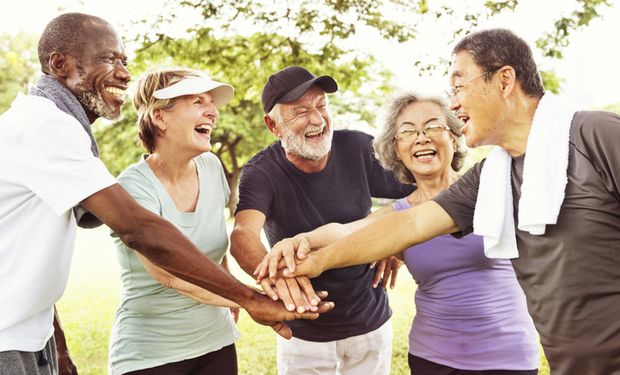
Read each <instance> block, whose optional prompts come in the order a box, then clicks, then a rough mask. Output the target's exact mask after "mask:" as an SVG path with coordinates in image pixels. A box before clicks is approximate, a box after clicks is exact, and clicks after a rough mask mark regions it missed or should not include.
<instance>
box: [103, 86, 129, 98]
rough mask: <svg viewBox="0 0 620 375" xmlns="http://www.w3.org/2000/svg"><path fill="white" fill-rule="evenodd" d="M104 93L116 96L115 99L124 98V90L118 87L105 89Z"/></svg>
mask: <svg viewBox="0 0 620 375" xmlns="http://www.w3.org/2000/svg"><path fill="white" fill-rule="evenodd" d="M105 91H107V92H109V93H110V94H112V95H114V96H116V97H117V98H122V97H123V96H125V90H122V89H119V88H118V87H106V88H105Z"/></svg>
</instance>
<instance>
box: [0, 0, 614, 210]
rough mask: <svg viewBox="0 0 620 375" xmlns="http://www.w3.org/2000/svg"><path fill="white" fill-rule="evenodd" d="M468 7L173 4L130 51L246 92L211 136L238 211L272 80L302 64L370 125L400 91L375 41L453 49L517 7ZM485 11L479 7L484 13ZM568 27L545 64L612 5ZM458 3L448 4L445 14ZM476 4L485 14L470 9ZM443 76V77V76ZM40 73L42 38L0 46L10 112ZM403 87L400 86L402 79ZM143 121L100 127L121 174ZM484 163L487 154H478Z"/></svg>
mask: <svg viewBox="0 0 620 375" xmlns="http://www.w3.org/2000/svg"><path fill="white" fill-rule="evenodd" d="M469 3H471V4H468V6H465V5H458V6H457V8H454V5H453V4H454V3H449V2H447V1H445V2H429V1H427V0H408V1H405V0H314V1H311V0H291V1H287V2H276V1H268V0H235V1H233V0H184V1H170V2H168V3H167V5H166V6H165V7H164V9H162V11H161V12H160V13H159V16H157V17H156V18H155V19H140V20H136V22H135V23H134V25H132V27H131V28H130V29H129V30H128V32H125V33H123V34H124V35H132V34H131V33H132V32H133V33H134V35H135V31H134V30H140V31H139V32H138V35H135V37H134V38H133V39H131V40H128V41H127V42H128V50H130V51H132V54H133V56H132V60H131V63H130V69H131V72H132V74H133V75H134V79H137V77H139V76H140V74H141V73H142V72H144V71H146V70H147V69H149V68H153V67H157V66H170V65H183V66H189V67H192V68H195V69H200V70H204V71H206V72H208V73H209V74H210V75H211V77H213V78H214V79H217V80H222V81H224V82H228V83H230V84H232V85H233V86H234V87H235V90H236V93H235V96H234V98H233V100H232V102H231V103H229V104H228V105H227V106H226V107H224V108H223V109H222V110H221V111H220V112H221V116H220V119H219V121H218V124H217V128H216V129H215V131H214V133H213V136H212V143H213V146H214V147H213V152H214V153H215V154H216V155H217V156H218V157H219V158H220V160H221V161H222V164H223V166H224V169H225V172H226V177H227V179H228V182H229V185H230V187H231V191H233V196H232V197H231V202H230V205H229V206H230V208H231V209H232V208H233V207H234V206H235V204H236V202H237V196H236V190H237V189H236V188H237V184H238V180H239V176H240V173H241V169H242V167H243V165H244V164H245V163H246V162H247V161H248V160H249V158H251V157H252V156H253V155H254V154H255V153H256V152H258V151H259V150H261V149H262V148H264V147H265V146H267V145H268V144H269V143H271V142H273V141H274V140H275V139H274V138H273V137H272V136H271V135H270V134H269V132H268V131H266V128H265V126H264V125H263V115H264V114H263V111H262V106H261V101H260V94H261V90H262V86H263V85H264V83H265V82H266V80H267V78H268V76H269V75H270V74H271V73H273V72H275V71H277V70H279V69H281V68H283V67H285V66H288V65H302V66H304V67H306V68H308V69H309V70H310V71H313V72H315V73H316V74H329V75H331V76H333V77H334V78H335V79H336V81H337V82H338V85H339V93H338V94H337V95H333V96H332V97H331V98H330V99H332V100H331V102H330V106H331V111H332V116H334V117H335V120H336V121H335V123H336V124H337V126H338V127H340V128H342V127H347V126H353V125H356V124H364V123H365V124H370V125H372V124H373V123H374V121H375V117H376V114H377V112H378V108H379V106H380V104H381V102H382V101H383V100H384V98H385V97H386V96H387V95H388V94H389V93H390V92H391V91H392V89H393V88H392V86H391V82H393V79H394V77H393V73H392V72H390V71H389V70H387V69H386V68H385V66H384V65H383V64H382V63H381V61H380V60H381V59H380V58H379V57H380V54H381V49H380V46H376V45H372V40H374V39H372V38H368V36H369V35H374V36H377V35H378V36H379V37H380V38H381V39H384V40H392V41H396V42H398V43H403V42H406V41H408V40H411V39H415V38H417V37H424V30H419V29H418V28H417V25H418V24H420V22H421V20H424V19H426V20H428V19H429V18H430V19H432V20H437V22H439V21H440V20H442V21H444V22H447V23H448V24H449V25H450V27H451V30H450V34H451V35H452V37H453V40H456V39H459V38H460V37H462V36H463V35H465V34H467V33H468V32H469V31H470V30H472V29H475V28H476V27H477V26H478V25H479V24H480V23H481V22H483V21H485V20H488V19H490V18H493V17H497V16H499V15H501V14H506V13H510V12H512V11H514V9H515V7H516V6H517V5H518V1H517V0H507V1H499V0H496V1H490V0H489V1H486V0H478V1H476V2H469ZM474 3H475V4H474ZM577 3H578V5H579V6H578V7H577V8H578V9H577V10H576V11H574V12H572V13H571V14H570V15H569V16H565V17H558V18H557V19H553V18H552V17H550V19H549V25H550V29H551V30H552V31H550V32H545V33H543V34H542V35H541V37H540V38H539V39H538V40H537V42H536V47H537V48H538V49H540V52H541V53H542V54H543V55H544V56H547V57H551V58H554V59H561V58H563V55H562V50H563V49H564V48H565V47H566V46H567V45H568V44H569V42H570V37H571V35H572V34H573V33H574V32H575V31H577V30H579V29H581V28H583V27H587V26H588V25H589V23H590V22H591V21H592V20H593V19H595V18H596V17H598V16H599V13H600V11H601V10H602V9H603V8H605V7H608V6H610V5H611V3H610V1H609V0H578V1H577ZM447 4H450V5H447ZM472 4H474V5H475V6H472ZM448 58H449V56H438V57H437V58H436V59H435V60H425V61H411V62H410V63H411V67H412V70H414V71H415V70H417V71H418V72H419V73H420V74H429V73H433V74H442V73H443V72H445V71H446V69H447V59H448ZM438 72H439V73H438ZM37 74H38V63H37V58H36V37H33V36H31V35H25V34H18V35H7V34H2V35H0V111H4V110H5V109H6V108H7V107H8V105H9V104H10V102H11V101H12V98H13V97H14V96H15V94H16V93H17V92H25V91H26V89H27V83H28V82H29V81H30V82H31V81H32V80H33V79H34V78H35V76H36V75H37ZM542 76H543V80H544V83H545V87H546V88H547V89H548V90H551V91H553V92H558V91H560V89H561V84H562V78H561V77H558V76H556V75H555V74H554V73H553V72H552V71H545V72H542ZM396 78H397V77H396ZM135 122H136V115H135V113H134V111H133V108H132V107H131V103H130V100H128V102H127V103H126V104H125V110H124V115H123V117H122V118H121V119H120V120H119V121H117V122H116V123H106V122H104V121H101V123H100V124H99V125H98V126H97V127H96V128H95V132H96V137H97V139H98V143H99V146H100V149H101V150H100V151H101V158H102V159H103V160H104V162H105V163H106V165H107V166H108V167H109V169H110V170H111V171H112V172H113V173H114V174H118V173H119V172H120V171H122V170H123V169H124V168H125V167H126V166H127V165H129V164H131V163H133V162H135V161H137V160H138V157H139V156H140V155H141V154H142V153H143V150H142V149H141V147H140V146H138V144H137V142H136V140H137V135H136V134H137V129H136V126H135ZM475 154H480V152H476V153H475Z"/></svg>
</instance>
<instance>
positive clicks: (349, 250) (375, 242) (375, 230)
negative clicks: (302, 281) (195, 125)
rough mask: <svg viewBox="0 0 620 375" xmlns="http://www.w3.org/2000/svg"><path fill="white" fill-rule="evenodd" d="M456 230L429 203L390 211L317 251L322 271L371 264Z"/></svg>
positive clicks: (435, 204) (447, 217) (435, 206)
mask: <svg viewBox="0 0 620 375" xmlns="http://www.w3.org/2000/svg"><path fill="white" fill-rule="evenodd" d="M458 229H459V228H458V227H457V225H456V224H455V223H454V221H453V220H452V219H451V218H450V216H448V214H447V213H446V212H445V211H443V209H441V207H440V206H439V205H438V204H437V203H435V202H432V201H429V202H427V203H425V204H423V205H420V206H418V207H415V208H411V209H408V210H404V211H398V212H391V213H389V214H386V215H382V216H381V217H380V218H378V219H377V220H374V221H373V223H372V225H367V226H364V227H363V228H361V229H359V230H358V231H356V232H354V233H352V234H350V235H348V236H346V237H344V238H342V239H340V240H339V241H337V242H335V243H333V244H331V245H328V246H326V247H324V248H322V249H320V250H319V251H317V252H316V256H318V257H319V258H320V260H321V262H322V263H323V264H324V269H330V268H339V267H345V266H350V265H356V264H364V263H370V262H373V261H376V260H379V259H382V258H385V257H388V256H390V255H396V254H398V253H400V252H401V251H403V250H404V249H406V248H408V247H410V246H413V245H416V244H419V243H422V242H425V241H427V240H429V239H431V238H434V237H436V236H438V235H441V234H446V233H453V232H455V231H457V230H458Z"/></svg>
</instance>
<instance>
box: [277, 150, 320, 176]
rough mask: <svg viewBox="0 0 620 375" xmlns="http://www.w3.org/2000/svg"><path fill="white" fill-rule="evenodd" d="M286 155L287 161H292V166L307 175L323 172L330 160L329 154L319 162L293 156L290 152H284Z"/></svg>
mask: <svg viewBox="0 0 620 375" xmlns="http://www.w3.org/2000/svg"><path fill="white" fill-rule="evenodd" d="M284 153H285V154H286V159H287V160H288V161H290V162H291V164H293V165H294V166H295V167H297V169H299V170H301V171H302V172H305V173H318V172H321V171H322V170H323V169H325V167H326V166H327V160H328V159H329V153H327V155H325V156H323V157H322V158H320V159H319V160H312V159H306V158H303V157H301V156H299V155H297V154H293V153H291V152H289V151H288V150H284Z"/></svg>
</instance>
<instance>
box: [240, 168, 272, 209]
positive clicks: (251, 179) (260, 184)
mask: <svg viewBox="0 0 620 375" xmlns="http://www.w3.org/2000/svg"><path fill="white" fill-rule="evenodd" d="M273 200H274V191H273V184H272V183H271V179H270V178H269V175H268V174H267V173H266V172H265V171H264V170H263V169H261V168H258V167H256V166H254V165H251V164H247V165H246V166H245V167H244V168H243V172H241V179H240V181H239V203H238V204H237V209H236V210H235V214H236V213H237V212H239V211H242V210H249V209H252V210H258V211H260V212H262V213H263V214H265V216H267V217H269V215H270V213H271V205H272V202H273Z"/></svg>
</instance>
